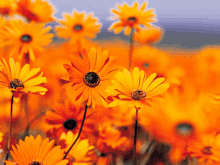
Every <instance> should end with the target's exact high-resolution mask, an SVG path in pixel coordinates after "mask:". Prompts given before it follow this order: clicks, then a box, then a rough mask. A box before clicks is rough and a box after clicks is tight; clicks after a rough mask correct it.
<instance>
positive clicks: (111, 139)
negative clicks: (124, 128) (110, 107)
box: [96, 122, 133, 154]
mask: <svg viewBox="0 0 220 165" xmlns="http://www.w3.org/2000/svg"><path fill="white" fill-rule="evenodd" d="M98 129H99V130H98V131H99V133H98V137H97V141H96V147H97V149H98V150H99V152H101V153H102V154H109V153H114V152H115V151H128V150H131V149H132V147H133V142H132V141H131V139H129V138H128V137H127V136H124V135H123V134H122V133H121V132H120V131H119V130H118V129H116V128H115V126H114V125H112V124H111V123H109V122H105V123H102V124H99V127H98Z"/></svg>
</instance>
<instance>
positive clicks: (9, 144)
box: [5, 92, 14, 160]
mask: <svg viewBox="0 0 220 165" xmlns="http://www.w3.org/2000/svg"><path fill="white" fill-rule="evenodd" d="M13 102H14V92H12V97H11V115H10V130H9V138H8V151H7V154H6V158H5V160H8V157H9V152H10V146H11V134H12V111H13Z"/></svg>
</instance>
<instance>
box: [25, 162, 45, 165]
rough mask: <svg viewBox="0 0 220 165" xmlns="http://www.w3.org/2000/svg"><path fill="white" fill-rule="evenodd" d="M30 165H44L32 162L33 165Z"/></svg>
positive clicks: (30, 164)
mask: <svg viewBox="0 0 220 165" xmlns="http://www.w3.org/2000/svg"><path fill="white" fill-rule="evenodd" d="M28 165H42V164H41V163H39V162H32V163H29V164H28Z"/></svg>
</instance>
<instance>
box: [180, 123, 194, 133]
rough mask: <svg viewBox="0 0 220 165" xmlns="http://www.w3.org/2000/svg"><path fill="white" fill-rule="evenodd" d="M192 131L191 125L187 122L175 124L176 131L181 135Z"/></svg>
mask: <svg viewBox="0 0 220 165" xmlns="http://www.w3.org/2000/svg"><path fill="white" fill-rule="evenodd" d="M192 132H193V127H192V126H191V125H190V124H188V123H180V124H178V125H177V133H178V134H179V135H181V136H190V135H191V134H192Z"/></svg>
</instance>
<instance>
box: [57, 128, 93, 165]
mask: <svg viewBox="0 0 220 165" xmlns="http://www.w3.org/2000/svg"><path fill="white" fill-rule="evenodd" d="M77 135H78V134H73V133H72V132H71V131H69V132H67V133H66V134H65V133H63V134H62V135H61V137H60V140H64V141H65V143H66V147H65V148H64V150H65V151H67V150H68V149H69V148H70V146H71V145H72V143H73V141H74V140H75V139H76V137H77ZM94 156H95V152H94V146H92V145H91V144H90V143H89V140H88V139H83V140H81V139H80V140H78V141H77V142H76V144H75V145H74V146H73V148H72V149H71V150H70V152H69V154H68V158H69V159H70V161H71V163H70V165H88V164H91V163H92V162H93V161H94V160H93V158H94Z"/></svg>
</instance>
